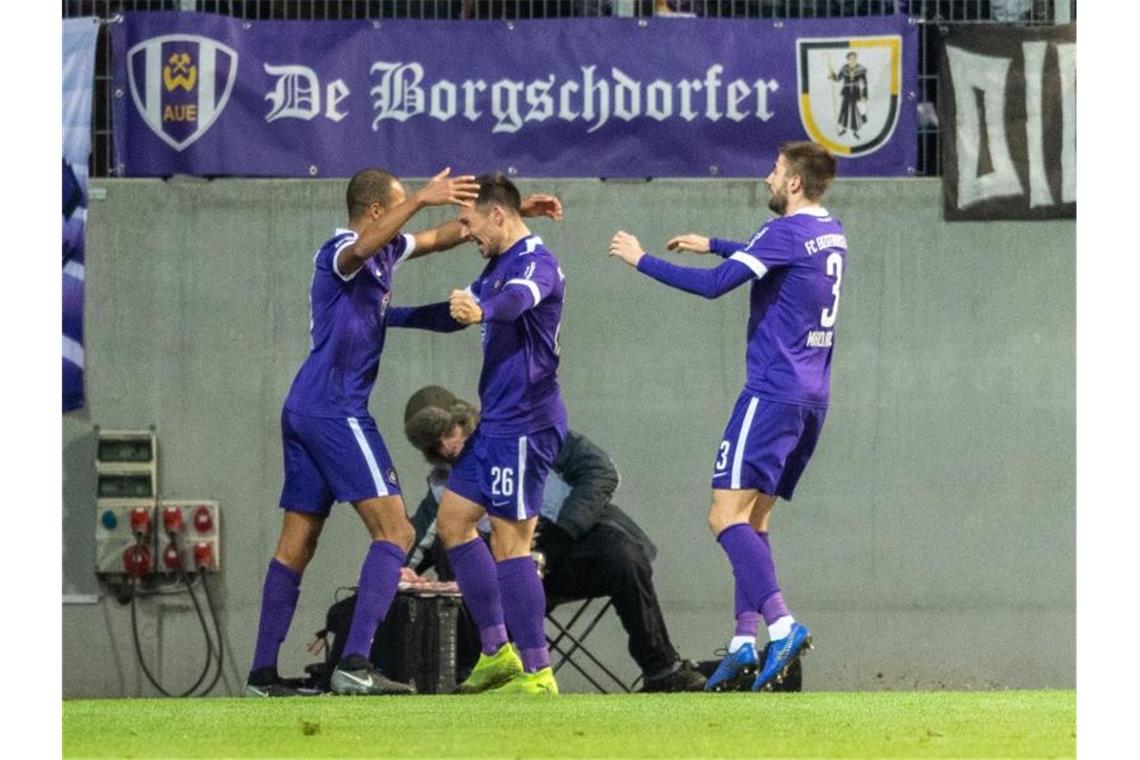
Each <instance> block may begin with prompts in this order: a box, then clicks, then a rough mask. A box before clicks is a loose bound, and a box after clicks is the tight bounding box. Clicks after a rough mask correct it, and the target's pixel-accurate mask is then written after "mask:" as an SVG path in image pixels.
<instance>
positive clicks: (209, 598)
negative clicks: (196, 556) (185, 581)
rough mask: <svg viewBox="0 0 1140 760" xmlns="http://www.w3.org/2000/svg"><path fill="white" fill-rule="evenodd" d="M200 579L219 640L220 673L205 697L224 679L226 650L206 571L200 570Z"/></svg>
mask: <svg viewBox="0 0 1140 760" xmlns="http://www.w3.org/2000/svg"><path fill="white" fill-rule="evenodd" d="M198 577H199V578H201V579H202V590H203V591H204V592H205V594H206V606H207V608H208V609H209V610H210V617H211V618H212V619H213V621H214V636H215V637H217V639H218V672H217V673H215V674H214V680H213V681H211V682H210V685H209V686H207V687H206V690H205V691H203V692H202V696H203V697H204V696H206V695H207V694H209V693H210V692H211V691H213V690H214V687H215V686H216V685H217V683H218V679H219V678H221V677H222V662H223V658H224V654H225V650H224V648H223V646H222V627H221V624H220V623H219V622H218V611H217V609H215V607H214V597H212V596H210V585H209V584H208V583H206V571H205V570H203V569H201V568H199V569H198Z"/></svg>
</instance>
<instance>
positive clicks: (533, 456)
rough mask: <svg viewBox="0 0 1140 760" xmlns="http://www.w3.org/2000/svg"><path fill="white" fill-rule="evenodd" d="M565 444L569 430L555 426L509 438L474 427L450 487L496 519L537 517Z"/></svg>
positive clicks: (454, 470) (448, 481)
mask: <svg viewBox="0 0 1140 760" xmlns="http://www.w3.org/2000/svg"><path fill="white" fill-rule="evenodd" d="M565 440H566V431H565V430H564V429H559V428H554V427H551V428H546V429H545V430H540V431H538V432H537V433H531V434H529V435H520V436H513V437H511V438H499V437H494V438H492V437H491V436H488V435H484V434H483V432H482V430H481V429H480V428H476V429H475V432H474V433H472V434H471V437H470V438H468V439H467V443H466V444H464V446H463V451H462V452H461V453H460V454H459V460H458V461H456V463H455V466H454V467H452V468H451V475H450V476H449V477H448V479H447V489H448V490H449V491H454V492H455V493H457V494H459V495H460V496H462V497H463V498H465V499H469V500H471V501H473V502H475V503H476V504H478V505H479V506H481V507H483V509H485V510H487V513H488V514H490V515H493V516H494V517H501V518H503V519H505V520H528V519H530V518H532V517H536V516H537V515H538V511H539V509H541V508H542V490H543V487H544V486H545V485H546V475H547V473H548V472H550V466H551V465H552V464H553V463H554V458H555V457H557V456H558V452H559V451H561V450H562V444H563V442H564V441H565Z"/></svg>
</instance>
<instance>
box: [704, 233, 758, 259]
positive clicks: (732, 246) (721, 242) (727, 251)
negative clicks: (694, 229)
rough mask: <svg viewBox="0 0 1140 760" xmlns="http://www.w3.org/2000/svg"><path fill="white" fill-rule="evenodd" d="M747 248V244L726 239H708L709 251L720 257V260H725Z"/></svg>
mask: <svg viewBox="0 0 1140 760" xmlns="http://www.w3.org/2000/svg"><path fill="white" fill-rule="evenodd" d="M747 246H748V243H740V242H737V241H736V240H728V239H726V238H716V237H714V238H709V250H710V251H712V252H713V253H715V254H716V255H717V256H720V257H721V258H722V259H727V258H728V257H729V256H731V255H732V254H734V253H736V252H737V251H740V250H743V249H744V248H746V247H747Z"/></svg>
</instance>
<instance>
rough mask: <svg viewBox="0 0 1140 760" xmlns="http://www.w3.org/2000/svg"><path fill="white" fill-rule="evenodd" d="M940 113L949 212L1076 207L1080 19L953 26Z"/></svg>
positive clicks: (1036, 215)
mask: <svg viewBox="0 0 1140 760" xmlns="http://www.w3.org/2000/svg"><path fill="white" fill-rule="evenodd" d="M944 39H945V43H944V45H943V48H942V69H941V80H940V83H939V84H940V90H941V92H942V98H941V105H940V111H939V121H940V123H941V126H942V196H943V206H944V208H945V215H946V219H948V220H989V219H1057V218H1065V217H1075V216H1076V215H1077V27H1076V24H1070V25H1067V26H1054V27H1033V28H1025V27H1015V26H1004V25H1000V26H999V25H983V26H959V27H951V28H950V29H949V31H947V33H946V35H945V38H944Z"/></svg>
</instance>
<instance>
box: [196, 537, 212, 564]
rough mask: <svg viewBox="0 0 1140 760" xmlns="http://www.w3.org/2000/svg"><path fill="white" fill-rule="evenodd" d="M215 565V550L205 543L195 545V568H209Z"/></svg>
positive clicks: (200, 542)
mask: <svg viewBox="0 0 1140 760" xmlns="http://www.w3.org/2000/svg"><path fill="white" fill-rule="evenodd" d="M213 564H214V549H213V547H211V546H210V545H209V544H208V543H206V542H205V541H199V542H198V543H196V544H194V567H196V568H207V569H208V568H209V567H211V566H212V565H213Z"/></svg>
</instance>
